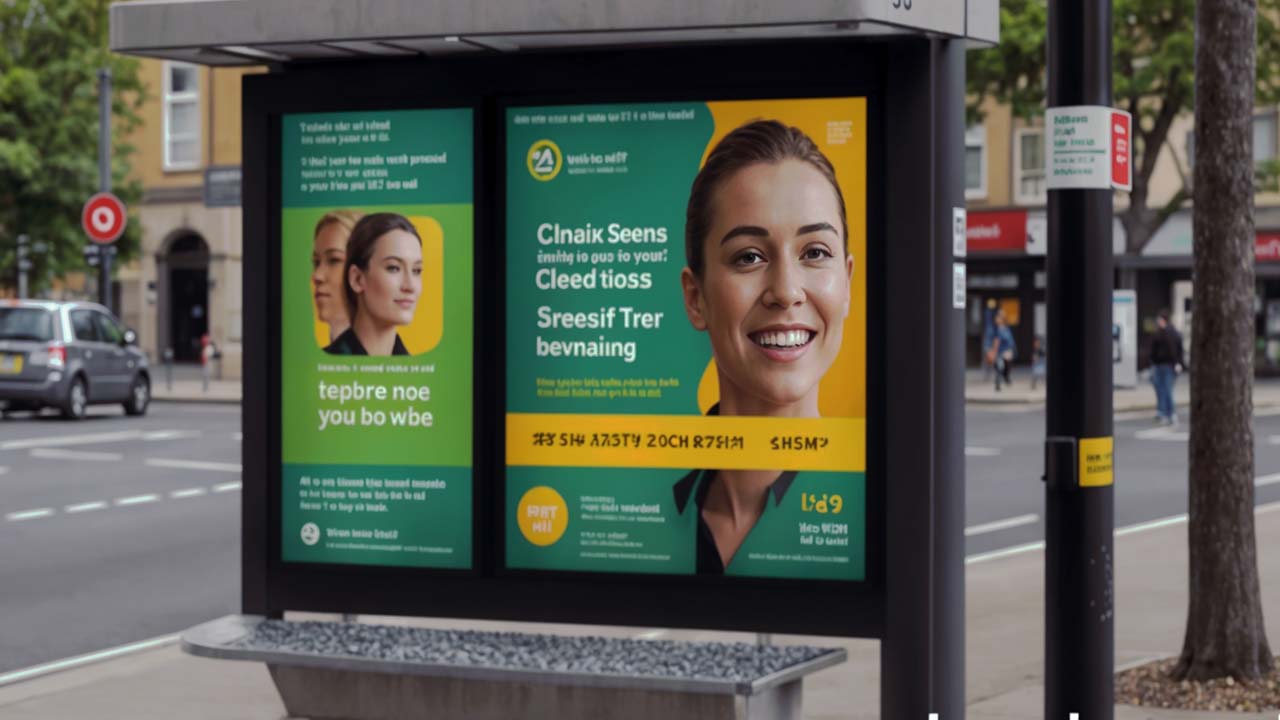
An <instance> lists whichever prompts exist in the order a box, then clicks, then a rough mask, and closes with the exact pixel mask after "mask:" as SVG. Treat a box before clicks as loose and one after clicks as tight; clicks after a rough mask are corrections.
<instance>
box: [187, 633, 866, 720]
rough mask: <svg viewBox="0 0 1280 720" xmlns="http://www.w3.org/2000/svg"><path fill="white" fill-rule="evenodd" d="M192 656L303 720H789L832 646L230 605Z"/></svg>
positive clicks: (835, 658) (833, 652) (190, 636)
mask: <svg viewBox="0 0 1280 720" xmlns="http://www.w3.org/2000/svg"><path fill="white" fill-rule="evenodd" d="M182 648H183V649H184V650H185V651H187V652H188V653H191V654H192V655H199V656H202V657H210V658H222V659H230V660H252V661H258V662H265V663H266V664H267V667H268V669H269V670H270V672H271V678H272V680H274V681H275V684H276V688H277V689H278V690H279V692H280V697H281V699H282V700H283V701H284V705H285V708H286V709H287V710H288V712H289V714H290V715H291V716H294V717H306V718H312V719H313V720H322V719H326V720H327V719H330V718H332V719H335V720H336V719H337V718H344V719H350V720H402V719H408V718H442V719H454V718H457V719H459V720H461V719H462V718H466V719H467V720H515V719H517V718H530V719H538V720H541V719H542V718H557V719H558V720H570V719H574V718H582V719H584V720H585V719H586V718H591V720H632V719H633V718H634V719H635V720H640V719H641V718H643V719H645V720H648V719H650V718H660V719H661V720H686V719H689V720H692V719H693V718H698V719H699V720H709V719H710V720H715V719H719V718H724V719H725V720H729V719H733V720H763V719H765V718H768V719H770V720H799V718H800V717H801V683H802V681H803V679H804V677H805V676H806V675H808V674H810V673H813V672H816V671H818V670H821V669H823V668H827V667H830V666H832V665H836V664H839V663H842V662H844V661H845V660H846V653H845V651H844V650H843V649H841V648H819V647H810V646H794V645H791V646H788V645H765V646H759V645H751V644H747V643H710V642H697V643H695V642H676V641H661V640H632V639H619V638H602V637H570V636H558V635H535V634H527V633H507V632H479V631H456V630H433V629H426V628H416V627H401V626H387V625H366V624H358V623H328V622H294V621H285V620H268V619H265V618H262V617H260V616H252V615H229V616H227V617H224V618H220V619H218V620H213V621H211V622H208V623H205V624H203V625H199V626H197V627H194V628H192V629H190V630H188V631H187V632H186V633H184V634H183V636H182Z"/></svg>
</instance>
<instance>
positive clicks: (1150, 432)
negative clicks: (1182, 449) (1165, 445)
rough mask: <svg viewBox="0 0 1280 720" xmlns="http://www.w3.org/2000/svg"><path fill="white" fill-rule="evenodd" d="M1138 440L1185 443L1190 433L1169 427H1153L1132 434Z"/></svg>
mask: <svg viewBox="0 0 1280 720" xmlns="http://www.w3.org/2000/svg"><path fill="white" fill-rule="evenodd" d="M1133 436H1134V437H1136V438H1138V439H1139V440H1159V441H1161V442H1186V441H1187V439H1188V438H1190V437H1191V433H1189V432H1187V431H1186V430H1176V429H1174V428H1171V427H1153V428H1147V429H1146V430H1139V431H1138V432H1136V433H1134V434H1133Z"/></svg>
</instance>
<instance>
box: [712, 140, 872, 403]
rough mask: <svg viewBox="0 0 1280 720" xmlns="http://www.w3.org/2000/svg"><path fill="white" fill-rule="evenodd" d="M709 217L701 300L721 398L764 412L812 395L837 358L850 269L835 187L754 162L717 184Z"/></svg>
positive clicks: (794, 170)
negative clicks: (741, 399) (743, 398)
mask: <svg viewBox="0 0 1280 720" xmlns="http://www.w3.org/2000/svg"><path fill="white" fill-rule="evenodd" d="M712 212H713V215H712V217H713V222H712V225H711V228H710V232H709V233H708V236H707V237H706V239H705V240H704V243H705V245H704V251H705V256H704V257H705V262H704V268H705V269H704V271H703V278H702V281H701V283H700V285H701V295H702V301H701V303H699V304H700V306H701V309H700V312H701V315H702V317H701V324H704V325H705V328H706V330H707V332H708V334H709V335H710V339H711V346H712V350H713V352H714V354H715V361H716V366H717V367H718V369H719V371H720V374H721V378H722V386H721V396H722V397H724V396H725V393H726V391H731V392H735V393H738V394H739V395H741V394H744V393H745V394H746V395H749V396H752V397H754V398H755V399H756V401H757V402H756V403H753V404H755V405H758V406H764V407H768V406H774V407H778V406H787V405H792V404H795V403H800V402H802V401H804V400H805V399H806V398H810V396H811V395H814V396H816V393H817V388H818V383H819V382H820V381H821V380H822V377H823V375H825V374H826V372H827V370H828V369H830V367H831V365H832V363H833V362H834V361H835V359H836V355H838V354H839V352H840V345H841V342H842V340H843V335H844V332H843V330H844V321H845V317H846V316H847V315H848V314H849V285H850V278H851V275H852V272H853V259H852V257H850V256H849V255H848V253H847V252H846V251H845V240H844V236H843V223H842V222H841V219H840V207H839V204H838V200H837V198H836V194H835V190H834V188H832V186H831V183H830V182H829V181H828V180H827V178H826V177H824V176H823V175H822V173H820V172H819V171H818V170H817V169H816V168H814V167H813V166H812V165H810V164H808V163H806V162H803V161H800V160H794V159H789V160H784V161H782V162H780V163H758V164H755V165H751V166H748V167H746V168H744V169H742V170H740V171H738V172H737V173H735V174H734V175H732V176H730V177H729V178H727V179H726V180H725V181H724V183H723V185H722V186H721V187H720V188H719V189H718V191H717V192H716V194H715V197H714V200H713V204H712ZM695 324H699V323H698V321H697V320H696V319H695ZM726 380H727V381H728V382H729V383H731V384H732V385H733V386H734V387H733V388H725V387H724V381H726Z"/></svg>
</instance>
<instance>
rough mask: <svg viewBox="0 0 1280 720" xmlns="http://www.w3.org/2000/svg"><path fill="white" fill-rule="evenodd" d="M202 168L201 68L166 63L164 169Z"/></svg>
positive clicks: (185, 64) (177, 63)
mask: <svg viewBox="0 0 1280 720" xmlns="http://www.w3.org/2000/svg"><path fill="white" fill-rule="evenodd" d="M199 167H200V69H199V68H198V67H196V66H195V65H189V64H187V63H179V62H166V63H165V64H164V169H165V170H194V169H196V168H199Z"/></svg>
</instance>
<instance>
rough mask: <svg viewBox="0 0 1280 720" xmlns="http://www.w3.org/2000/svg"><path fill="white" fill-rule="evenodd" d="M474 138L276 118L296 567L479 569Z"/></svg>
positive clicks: (285, 410) (422, 118) (402, 119)
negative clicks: (475, 541) (475, 534)
mask: <svg viewBox="0 0 1280 720" xmlns="http://www.w3.org/2000/svg"><path fill="white" fill-rule="evenodd" d="M472 128H473V121H472V111H471V110H470V109H447V110H395V111H381V112H379V111H360V112H341V113H324V114H306V115H285V116H284V117H283V119H282V137H281V145H282V157H281V162H282V173H281V178H282V185H283V186H282V188H281V189H282V193H281V197H282V198H283V207H282V208H281V211H280V213H281V214H280V230H281V238H280V243H281V253H280V257H281V277H280V280H281V285H280V287H281V328H280V338H279V343H280V344H279V353H280V363H281V373H280V377H281V388H280V392H281V422H282V428H281V442H282V448H281V450H282V459H283V467H282V473H281V482H282V495H281V497H282V498H283V502H282V518H281V520H282V522H281V532H282V535H283V559H284V560H285V561H291V562H320V563H350V564H366V565H397V566H415V567H435V568H470V567H471V564H472V548H471V538H472V527H471V517H472V512H471V501H472V471H471V461H472V451H471V448H472V446H471V442H472V440H471V434H472V347H473V344H472V332H473V330H472V328H473V317H472V277H473V273H472V263H473V255H474V249H473V208H472V188H473V185H472V173H473V159H472V147H473V142H472V132H473V130H472Z"/></svg>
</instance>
